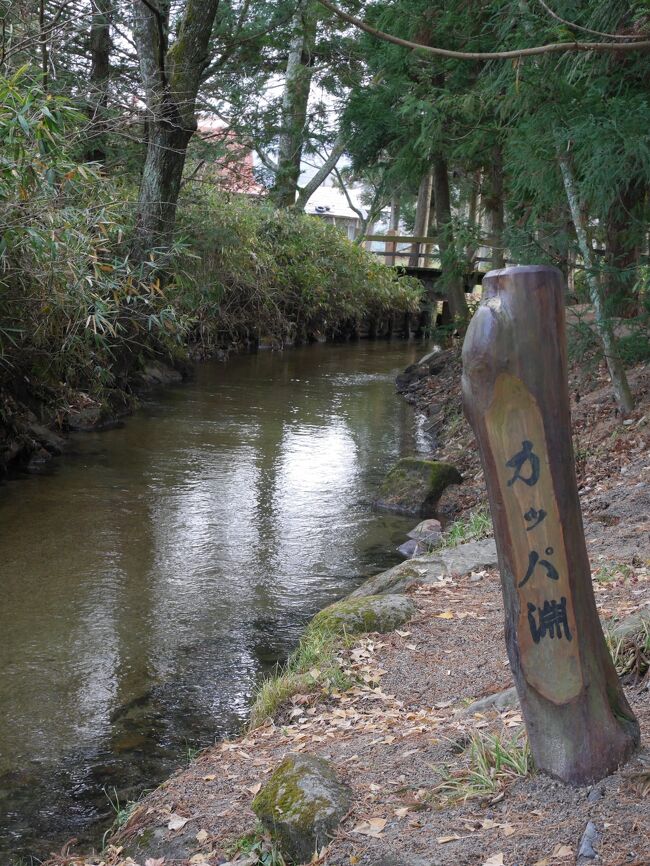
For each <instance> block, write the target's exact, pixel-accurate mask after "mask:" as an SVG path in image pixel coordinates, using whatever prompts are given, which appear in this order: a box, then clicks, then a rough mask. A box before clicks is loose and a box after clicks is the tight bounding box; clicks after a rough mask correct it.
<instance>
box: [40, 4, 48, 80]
mask: <svg viewBox="0 0 650 866" xmlns="http://www.w3.org/2000/svg"><path fill="white" fill-rule="evenodd" d="M38 31H39V32H38V41H39V44H40V48H41V84H42V86H43V90H44V91H45V92H46V93H47V89H48V86H49V77H48V65H49V54H48V48H47V33H46V32H45V0H39V3H38Z"/></svg>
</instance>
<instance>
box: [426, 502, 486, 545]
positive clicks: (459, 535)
mask: <svg viewBox="0 0 650 866" xmlns="http://www.w3.org/2000/svg"><path fill="white" fill-rule="evenodd" d="M492 532H493V530H492V518H491V517H490V511H489V509H488V507H487V506H485V505H481V506H479V507H478V508H476V509H474V511H471V512H470V513H469V514H468V515H467V517H461V518H460V519H459V520H456V521H455V523H452V524H451V526H450V527H449V529H448V530H446V531H445V533H444V535H443V536H442V539H441V540H440V542H439V543H438V544H436V545H435V546H434V549H435V550H440V549H441V548H448V547H458V545H459V544H465V543H466V542H468V541H478V540H479V539H481V538H487V537H488V536H489V535H492Z"/></svg>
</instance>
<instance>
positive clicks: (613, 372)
mask: <svg viewBox="0 0 650 866" xmlns="http://www.w3.org/2000/svg"><path fill="white" fill-rule="evenodd" d="M557 155H558V161H559V164H560V171H561V172H562V180H563V182H564V190H565V192H566V197H567V201H568V202H569V209H570V210H571V217H572V219H573V225H574V228H575V231H576V236H577V238H578V247H579V248H580V253H581V255H582V260H583V262H584V266H585V273H586V276H587V284H588V286H589V297H590V299H591V303H592V306H593V308H594V313H595V315H596V328H597V330H598V335H599V337H600V342H601V344H602V347H603V351H604V353H605V361H606V362H607V369H608V370H609V377H610V379H611V381H612V386H613V389H614V396H615V397H616V402H617V403H618V405H619V407H620V409H621V411H622V412H624V413H626V414H627V413H629V412H631V411H632V410H633V409H634V398H633V397H632V392H631V391H630V386H629V384H628V381H627V376H626V375H625V367H624V366H623V362H622V361H621V358H620V355H619V354H618V350H617V347H616V337H615V335H614V329H613V327H612V323H611V321H610V319H609V318H608V317H607V313H606V311H605V303H604V298H603V291H602V288H601V285H600V282H599V280H598V275H597V274H596V271H595V268H594V259H593V253H592V249H591V246H590V245H589V240H588V238H587V230H586V227H585V222H584V217H583V214H582V210H581V208H580V200H579V198H578V191H577V188H576V183H575V178H574V176H573V166H572V165H571V158H570V156H569V154H568V153H566V151H563V149H562V146H561V145H560V144H558V146H557Z"/></svg>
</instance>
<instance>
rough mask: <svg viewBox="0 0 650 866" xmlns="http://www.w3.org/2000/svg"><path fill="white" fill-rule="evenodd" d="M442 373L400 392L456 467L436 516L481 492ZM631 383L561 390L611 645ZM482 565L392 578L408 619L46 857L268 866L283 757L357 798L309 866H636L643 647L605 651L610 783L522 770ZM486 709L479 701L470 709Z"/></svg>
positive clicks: (493, 585) (635, 544)
mask: <svg viewBox="0 0 650 866" xmlns="http://www.w3.org/2000/svg"><path fill="white" fill-rule="evenodd" d="M456 364H457V361H456V360H455V359H450V363H449V364H447V365H445V368H444V371H441V373H440V374H438V375H437V376H434V377H429V378H427V379H423V380H421V381H420V382H419V384H418V385H417V387H414V388H412V389H411V392H410V394H411V396H412V398H413V399H414V400H415V401H417V402H419V404H420V405H421V406H423V407H424V406H426V407H428V409H429V414H430V419H431V420H432V422H433V423H432V425H431V426H432V428H434V429H435V432H436V433H437V435H438V440H439V449H438V452H437V453H436V455H435V456H436V457H441V458H443V459H447V460H449V461H450V462H454V463H455V464H456V465H457V466H459V468H461V470H462V471H463V474H464V475H465V476H466V478H467V481H466V482H465V484H464V485H463V486H461V487H459V488H453V489H451V490H450V492H449V494H448V495H446V496H445V499H444V501H443V508H444V510H445V511H446V512H447V513H448V514H454V515H459V514H461V512H466V511H467V509H468V508H470V509H474V512H476V509H477V508H479V509H480V508H481V507H482V505H483V502H484V492H483V484H482V477H481V472H480V468H479V466H478V462H477V458H476V455H475V451H474V448H473V446H472V442H471V436H470V434H469V430H468V428H467V427H466V424H465V422H464V420H463V418H462V416H461V415H460V412H459V405H460V404H459V395H458V393H457V385H455V384H454V383H457V382H458V370H457V368H456V369H455V368H454V365H456ZM631 382H632V385H633V388H634V390H635V392H636V396H637V399H638V409H637V411H636V412H635V414H634V415H633V416H632V417H630V418H626V419H621V418H620V417H618V416H617V415H616V414H615V412H614V411H613V408H612V404H611V400H610V397H609V389H608V388H607V386H606V384H605V382H604V381H598V379H597V380H596V381H595V382H594V383H592V385H591V386H589V387H587V385H586V384H585V383H584V382H577V380H573V381H572V393H573V396H574V405H573V410H574V423H575V429H574V435H575V438H576V451H577V459H578V468H579V476H580V488H581V498H582V504H583V509H584V512H585V525H586V535H587V542H588V548H589V553H590V558H591V562H592V573H593V580H594V590H595V593H596V599H597V604H598V608H599V612H600V615H601V618H602V620H603V623H604V625H605V628H606V630H608V631H609V632H611V633H612V635H614V634H615V628H616V624H617V623H619V622H621V621H624V620H626V618H627V617H629V616H630V615H631V614H634V613H638V612H639V611H640V610H643V609H644V608H646V607H647V605H648V604H649V603H650V569H649V566H650V542H649V535H650V531H649V530H650V525H649V524H648V511H649V505H650V454H649V450H648V420H649V416H648V409H649V405H648V383H649V378H648V372H647V371H646V370H642V369H638V370H636V371H633V373H632V375H631ZM576 397H578V398H579V399H578V400H577V401H576ZM479 525H480V524H479V522H478V521H476V520H474V519H470V520H466V521H465V522H463V521H460V520H459V521H458V523H457V524H456V528H454V527H453V526H452V528H451V529H450V530H449V531H448V536H447V537H448V539H450V538H452V537H453V538H455V539H456V540H458V541H461V542H462V541H463V537H464V536H465V537H468V536H469V537H471V533H472V531H474V530H476V527H477V526H479ZM483 525H484V524H483ZM463 526H464V527H465V529H464V530H463ZM459 527H460V529H459ZM495 563H496V557H495V554H494V549H493V546H492V545H491V543H490V542H489V541H483V542H480V543H478V544H477V543H474V544H472V545H470V547H469V548H465V547H458V548H457V549H456V550H455V551H450V550H444V549H442V550H434V551H432V553H431V554H429V555H427V556H424V557H420V558H418V559H416V560H410V561H408V562H406V563H405V564H404V565H403V566H401V567H400V569H401V571H402V577H403V578H404V579H403V580H401V581H393V579H392V578H391V586H390V587H386V588H390V589H391V592H393V593H394V592H396V591H398V592H405V593H406V594H407V596H408V597H409V599H410V600H411V602H412V603H413V604H414V605H415V607H416V613H415V615H414V617H413V618H412V620H411V621H410V623H408V624H407V625H405V626H402V627H400V628H398V629H397V630H395V631H392V632H390V633H387V634H381V635H379V634H366V635H360V636H356V637H354V638H349V637H348V639H345V640H342V641H341V642H340V644H339V645H338V646H337V647H335V649H334V650H333V655H332V654H330V658H329V659H327V660H325V659H323V660H322V661H323V664H321V663H320V662H319V660H318V658H314V659H313V666H312V667H311V668H310V669H309V670H308V671H306V673H305V676H304V678H303V679H301V680H300V689H299V690H298V691H295V690H294V692H293V694H291V691H292V690H291V689H290V688H289V689H288V690H287V693H288V694H289V697H288V698H287V699H286V700H284V701H280V702H279V703H278V704H277V705H276V706H275V707H274V708H273V710H272V712H271V713H270V716H269V718H267V719H266V721H264V722H263V723H262V724H260V725H258V726H257V727H255V728H254V729H253V730H250V731H249V732H248V733H247V734H246V735H244V736H242V737H240V738H237V739H234V740H230V741H227V742H224V743H220V744H217V745H216V746H215V747H213V748H211V749H208V750H207V751H205V752H204V753H202V754H201V755H200V756H199V757H198V759H197V760H196V761H194V762H193V763H192V764H191V765H190V766H189V767H188V768H186V769H183V770H180V771H179V772H178V773H176V774H175V775H174V776H173V777H172V778H171V779H169V780H168V781H167V782H166V783H164V784H163V785H162V786H161V787H160V788H159V789H158V790H156V791H154V792H153V793H152V794H150V795H148V796H147V797H145V798H144V799H143V800H142V801H141V802H139V803H137V804H135V805H134V806H133V807H132V808H131V809H130V811H129V814H128V817H127V816H124V817H125V818H126V820H125V822H124V823H123V825H122V826H121V828H119V829H118V831H117V833H116V834H115V835H114V836H113V837H112V839H111V840H110V842H111V845H110V847H108V848H107V849H106V850H105V851H104V852H103V853H102V854H98V855H97V856H95V857H80V858H75V857H71V856H69V855H67V854H66V856H65V857H64V858H56V861H57V862H61V859H64V860H65V861H66V862H67V863H79V864H80V863H99V862H104V863H107V864H122V863H133V862H136V863H142V864H145V863H147V861H150V862H149V866H153V864H154V862H155V864H156V866H163V864H167V863H172V862H177V863H193V864H208V866H216V864H223V863H226V862H227V863H238V864H244V863H245V864H247V866H252V864H257V863H267V864H268V863H274V864H279V863H281V862H282V860H281V859H280V855H279V853H278V852H277V850H276V849H274V846H273V843H272V841H271V840H270V838H269V837H268V836H267V835H266V834H265V832H263V831H262V829H261V828H260V826H259V824H258V822H257V819H256V817H255V814H254V812H253V810H252V801H253V799H254V796H255V795H256V794H257V793H258V791H259V790H260V787H261V786H263V785H264V783H265V781H266V780H267V779H268V778H269V775H270V774H271V773H272V771H273V770H274V768H275V767H276V766H277V765H278V764H279V763H280V761H281V760H282V759H283V758H284V757H285V756H286V755H287V754H290V753H292V752H298V753H312V754H315V755H319V756H322V757H324V758H327V759H328V760H329V761H330V762H331V764H332V765H333V767H334V769H335V771H336V774H337V776H338V778H340V779H341V780H342V781H344V782H345V783H347V784H348V785H349V786H350V787H351V789H352V792H353V801H352V802H353V805H352V808H351V809H350V811H349V813H348V814H347V816H346V817H345V819H344V820H343V821H342V823H341V825H340V827H339V829H338V831H337V832H336V833H335V835H334V838H333V839H332V841H331V842H330V844H329V845H328V846H327V847H326V848H325V849H324V850H322V851H320V852H318V853H317V855H316V856H315V859H314V861H313V862H317V863H321V864H329V866H354V864H358V866H434V864H435V866H452V864H453V866H459V864H462V866H465V864H467V866H488V864H489V866H501V864H503V866H533V864H535V866H554V864H579V866H583V864H588V863H602V864H606V866H623V864H628V866H629V864H634V866H647V864H648V863H650V837H649V834H648V826H649V824H650V801H649V800H648V798H647V795H648V788H649V787H650V781H649V779H650V753H649V752H648V750H647V743H648V741H649V737H650V691H649V676H648V673H647V660H646V661H645V662H644V661H643V658H645V653H647V645H646V646H645V647H644V645H642V643H639V642H637V643H636V644H634V645H633V646H629V645H625V646H623V645H619V644H617V642H616V641H615V640H614V639H612V644H611V647H612V652H613V654H614V655H615V660H616V662H617V666H618V668H619V671H620V672H621V674H622V676H623V682H624V684H625V688H626V693H627V696H628V699H629V701H630V704H631V705H632V707H633V709H634V712H635V713H636V715H637V718H638V719H639V722H640V725H641V736H642V743H643V744H645V745H642V748H641V750H640V751H639V752H638V753H637V754H636V755H635V756H634V758H633V759H632V760H631V761H630V762H629V763H628V765H627V766H625V767H623V768H621V769H620V770H619V772H617V773H615V774H613V775H612V776H610V777H609V778H607V779H604V780H602V782H599V783H597V784H595V785H593V786H589V787H585V788H571V787H568V786H565V785H563V784H562V783H559V782H556V781H554V780H551V779H549V778H547V777H544V776H542V775H539V774H537V773H536V772H535V770H534V767H532V766H531V763H530V761H529V758H528V755H527V752H526V747H525V736H524V728H523V723H522V719H521V715H520V713H519V711H518V707H517V705H516V703H514V704H513V703H512V699H511V697H510V698H509V699H506V700H500V701H499V702H495V703H493V702H491V701H490V700H489V698H490V696H492V695H500V694H501V693H502V692H503V691H504V690H505V689H507V688H508V687H509V686H511V677H510V674H509V669H508V661H507V658H506V653H505V647H504V640H503V632H502V620H503V613H502V603H501V596H500V589H499V578H498V574H497V571H496V568H495ZM398 571H399V570H398ZM393 575H395V572H394V571H393ZM398 577H399V574H398ZM325 661H326V662H327V664H325ZM332 665H334V666H335V668H337V669H338V673H337V674H336V675H333V674H332V670H333V667H332ZM339 674H340V676H339ZM482 698H488V700H487V701H486V702H485V703H483V704H482V705H479V706H478V707H477V706H472V704H473V703H474V702H475V701H476V700H479V699H482ZM497 753H498V755H500V756H501V757H500V758H498V757H495V756H496V755H497ZM504 756H505V757H504ZM590 822H591V824H593V826H594V828H595V835H593V833H592V831H591V830H589V833H591V835H590V836H589V838H588V839H587V842H589V844H590V845H592V851H593V854H592V855H590V856H587V854H588V853H589V846H587V845H586V843H585V838H584V837H585V831H587V830H588V827H589V824H590ZM116 829H117V828H116ZM590 840H591V841H590ZM592 843H593V844H592ZM581 851H582V854H580V852H581Z"/></svg>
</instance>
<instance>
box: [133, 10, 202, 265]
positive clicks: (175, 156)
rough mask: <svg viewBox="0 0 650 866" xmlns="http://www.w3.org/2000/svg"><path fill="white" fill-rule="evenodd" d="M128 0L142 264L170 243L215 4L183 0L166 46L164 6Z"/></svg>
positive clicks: (167, 27)
mask: <svg viewBox="0 0 650 866" xmlns="http://www.w3.org/2000/svg"><path fill="white" fill-rule="evenodd" d="M156 3H157V0H151V2H150V0H134V6H133V34H134V37H135V42H136V44H137V47H138V54H139V58H140V73H141V76H142V82H143V85H144V90H145V96H146V103H147V152H146V157H145V162H144V167H143V170H142V180H141V183H140V192H139V196H138V204H137V216H136V228H135V237H134V244H133V250H134V254H135V256H136V258H137V259H139V260H144V259H146V257H147V256H149V255H150V254H151V253H152V252H153V251H155V250H162V251H164V250H166V249H167V248H168V247H169V245H170V243H171V240H172V233H173V229H174V221H175V216H176V206H177V202H178V195H179V192H180V188H181V179H182V175H183V167H184V165H185V157H186V154H187V146H188V144H189V142H190V139H191V138H192V135H193V134H194V132H195V131H196V128H197V121H196V114H195V110H196V97H197V93H198V90H199V85H200V83H201V80H202V77H203V75H204V73H205V71H206V70H207V68H208V66H209V64H210V52H209V45H210V36H211V34H212V27H213V24H214V19H215V15H216V13H217V9H218V7H219V0H187V2H186V3H185V5H184V8H183V10H182V12H181V15H180V19H179V21H178V24H177V35H176V38H175V39H174V41H173V42H172V43H171V44H170V42H169V30H170V5H169V4H168V3H163V2H161V3H160V5H156Z"/></svg>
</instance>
